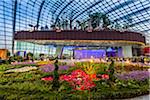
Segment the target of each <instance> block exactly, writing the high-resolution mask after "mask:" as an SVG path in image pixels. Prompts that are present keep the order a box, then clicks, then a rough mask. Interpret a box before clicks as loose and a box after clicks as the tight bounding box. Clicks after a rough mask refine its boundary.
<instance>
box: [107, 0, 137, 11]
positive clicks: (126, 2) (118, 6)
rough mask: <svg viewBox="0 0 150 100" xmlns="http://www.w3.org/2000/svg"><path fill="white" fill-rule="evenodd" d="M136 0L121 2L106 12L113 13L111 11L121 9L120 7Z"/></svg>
mask: <svg viewBox="0 0 150 100" xmlns="http://www.w3.org/2000/svg"><path fill="white" fill-rule="evenodd" d="M134 1H135V0H129V1H125V2H124V3H122V4H119V5H117V6H115V7H114V8H112V9H110V10H108V11H107V12H106V14H108V13H111V12H113V11H115V10H117V9H120V8H122V7H124V6H126V5H129V4H131V3H133V2H134Z"/></svg>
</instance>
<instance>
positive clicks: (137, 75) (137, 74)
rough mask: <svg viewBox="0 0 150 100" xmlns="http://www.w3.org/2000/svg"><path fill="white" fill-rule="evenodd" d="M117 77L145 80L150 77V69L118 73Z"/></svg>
mask: <svg viewBox="0 0 150 100" xmlns="http://www.w3.org/2000/svg"><path fill="white" fill-rule="evenodd" d="M116 77H117V78H119V79H121V80H136V81H144V80H146V79H149V78H150V72H149V71H132V72H129V73H124V74H118V75H116Z"/></svg>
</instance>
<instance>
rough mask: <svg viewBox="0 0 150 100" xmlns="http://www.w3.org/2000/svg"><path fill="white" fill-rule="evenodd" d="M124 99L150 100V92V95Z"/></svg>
mask: <svg viewBox="0 0 150 100" xmlns="http://www.w3.org/2000/svg"><path fill="white" fill-rule="evenodd" d="M124 100H150V94H149V95H144V96H139V97H135V98H131V99H124Z"/></svg>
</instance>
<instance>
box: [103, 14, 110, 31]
mask: <svg viewBox="0 0 150 100" xmlns="http://www.w3.org/2000/svg"><path fill="white" fill-rule="evenodd" d="M102 19H103V28H104V29H107V26H109V25H110V23H111V22H110V20H109V18H108V16H107V15H106V14H103V15H102Z"/></svg>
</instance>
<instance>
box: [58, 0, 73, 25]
mask: <svg viewBox="0 0 150 100" xmlns="http://www.w3.org/2000/svg"><path fill="white" fill-rule="evenodd" d="M73 1H74V0H71V1H70V2H69V3H68V4H67V5H66V6H65V7H64V8H63V9H62V10H61V11H60V12H59V14H58V16H57V18H56V21H55V24H56V23H57V21H58V19H59V16H60V14H61V13H62V12H63V11H64V10H65V9H66V8H67V7H68V6H69V5H70V4H71V3H72V2H73Z"/></svg>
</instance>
